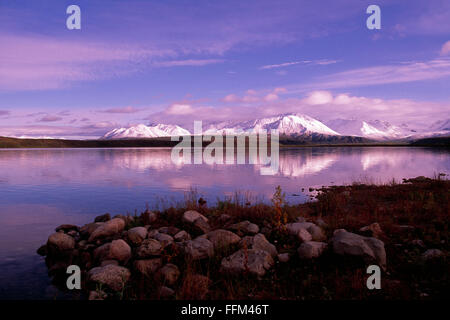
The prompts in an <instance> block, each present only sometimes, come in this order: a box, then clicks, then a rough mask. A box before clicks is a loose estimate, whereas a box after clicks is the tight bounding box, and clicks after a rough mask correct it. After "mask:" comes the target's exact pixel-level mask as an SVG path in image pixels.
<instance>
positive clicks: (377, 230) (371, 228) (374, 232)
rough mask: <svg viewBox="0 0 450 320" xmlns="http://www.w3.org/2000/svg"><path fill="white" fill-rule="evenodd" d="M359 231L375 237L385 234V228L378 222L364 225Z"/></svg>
mask: <svg viewBox="0 0 450 320" xmlns="http://www.w3.org/2000/svg"><path fill="white" fill-rule="evenodd" d="M359 232H361V233H362V234H363V235H365V236H368V237H375V238H379V237H380V236H381V235H382V234H383V230H381V227H380V225H379V224H378V222H374V223H372V224H370V225H368V226H365V227H362V228H361V229H359Z"/></svg>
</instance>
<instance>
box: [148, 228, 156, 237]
mask: <svg viewBox="0 0 450 320" xmlns="http://www.w3.org/2000/svg"><path fill="white" fill-rule="evenodd" d="M157 234H159V231H158V230H156V229H152V230H149V231H148V234H147V237H148V238H155V236H156V235H157Z"/></svg>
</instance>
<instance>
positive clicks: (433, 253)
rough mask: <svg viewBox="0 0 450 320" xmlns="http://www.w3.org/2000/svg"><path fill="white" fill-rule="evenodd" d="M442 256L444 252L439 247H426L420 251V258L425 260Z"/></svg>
mask: <svg viewBox="0 0 450 320" xmlns="http://www.w3.org/2000/svg"><path fill="white" fill-rule="evenodd" d="M443 256H444V253H443V252H442V251H441V250H439V249H428V250H427V251H425V252H424V253H422V256H421V257H422V259H423V260H425V261H428V260H434V259H438V258H441V257H443Z"/></svg>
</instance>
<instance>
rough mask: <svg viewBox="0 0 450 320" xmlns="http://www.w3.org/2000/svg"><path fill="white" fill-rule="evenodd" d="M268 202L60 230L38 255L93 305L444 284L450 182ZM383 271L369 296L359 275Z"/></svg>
mask: <svg viewBox="0 0 450 320" xmlns="http://www.w3.org/2000/svg"><path fill="white" fill-rule="evenodd" d="M316 191H317V192H318V194H317V196H316V201H313V202H307V203H304V204H296V205H288V204H286V203H285V201H284V195H283V192H282V191H281V189H277V190H276V192H275V194H274V197H273V199H272V205H268V204H262V203H254V204H252V203H248V202H247V203H246V202H245V201H244V200H242V201H240V202H239V201H237V200H235V201H234V200H227V201H219V202H218V203H217V205H215V206H214V207H208V205H207V202H206V201H205V200H204V199H188V200H186V203H185V205H184V207H179V208H168V209H166V210H164V211H161V212H159V211H153V212H152V211H148V210H147V211H145V212H143V213H142V214H140V215H136V216H123V215H118V216H115V217H112V218H111V217H110V216H109V214H106V215H102V216H99V217H97V218H96V219H95V221H94V222H92V223H90V224H87V225H85V226H82V227H78V226H72V225H62V226H60V227H58V228H56V233H55V234H52V235H50V237H49V240H48V242H47V244H46V245H44V246H42V247H41V248H39V250H38V252H39V253H40V254H42V255H46V263H47V266H48V268H49V274H50V275H51V276H52V277H53V280H54V282H55V283H59V287H60V288H61V290H66V291H67V289H64V287H65V280H66V278H67V274H66V272H65V271H66V268H67V266H68V265H70V264H76V265H79V266H80V268H81V271H82V277H81V278H82V292H83V294H84V297H85V298H89V299H113V300H114V299H126V300H128V299H139V300H145V299H192V300H198V299H210V300H217V299H225V300H228V299H288V300H301V299H308V300H311V299H312V300H325V299H333V300H335V299H338V300H339V299H357V300H365V299H406V300H410V299H433V298H442V297H444V296H445V295H446V290H447V288H448V286H449V285H450V278H449V276H448V275H447V272H446V270H448V267H449V260H448V254H449V249H450V247H449V241H450V219H449V216H450V211H449V210H450V204H449V191H450V181H448V180H444V179H442V178H441V176H438V177H437V178H435V179H429V178H425V177H418V178H415V179H408V180H404V181H403V183H394V182H393V183H391V184H385V185H366V184H356V183H355V184H353V185H350V186H331V187H326V188H320V189H316ZM372 264H375V265H378V266H380V268H381V270H382V278H381V284H382V290H368V289H367V287H366V278H367V277H368V275H367V273H366V268H367V266H368V265H372Z"/></svg>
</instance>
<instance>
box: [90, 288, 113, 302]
mask: <svg viewBox="0 0 450 320" xmlns="http://www.w3.org/2000/svg"><path fill="white" fill-rule="evenodd" d="M107 297H108V295H107V294H106V293H105V292H104V291H102V290H96V291H90V292H89V298H88V299H89V300H105V299H106V298H107Z"/></svg>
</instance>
